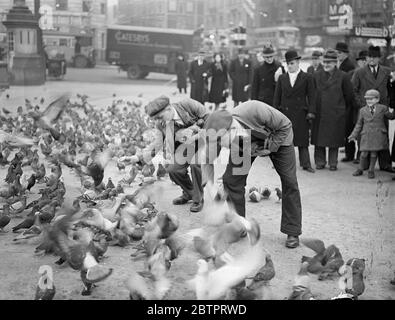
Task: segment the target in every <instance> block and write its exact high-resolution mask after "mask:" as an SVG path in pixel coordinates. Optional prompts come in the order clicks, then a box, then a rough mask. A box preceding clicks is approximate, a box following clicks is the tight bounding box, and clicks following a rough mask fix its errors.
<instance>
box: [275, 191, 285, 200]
mask: <svg viewBox="0 0 395 320" xmlns="http://www.w3.org/2000/svg"><path fill="white" fill-rule="evenodd" d="M274 190H275V191H276V195H277V198H278V201H277V202H280V201H281V200H282V198H283V192H282V191H281V190H280V188H276V189H274Z"/></svg>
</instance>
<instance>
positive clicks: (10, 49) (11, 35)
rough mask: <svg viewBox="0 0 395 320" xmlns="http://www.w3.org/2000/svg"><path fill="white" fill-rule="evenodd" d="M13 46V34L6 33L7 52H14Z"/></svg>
mask: <svg viewBox="0 0 395 320" xmlns="http://www.w3.org/2000/svg"><path fill="white" fill-rule="evenodd" d="M14 45H15V38H14V32H12V31H9V32H8V50H9V51H14Z"/></svg>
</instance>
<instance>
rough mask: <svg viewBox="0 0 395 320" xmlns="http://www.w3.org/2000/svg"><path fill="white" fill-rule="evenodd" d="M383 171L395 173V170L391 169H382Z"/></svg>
mask: <svg viewBox="0 0 395 320" xmlns="http://www.w3.org/2000/svg"><path fill="white" fill-rule="evenodd" d="M381 171H386V172H390V173H395V170H394V169H393V168H391V167H387V168H385V169H381Z"/></svg>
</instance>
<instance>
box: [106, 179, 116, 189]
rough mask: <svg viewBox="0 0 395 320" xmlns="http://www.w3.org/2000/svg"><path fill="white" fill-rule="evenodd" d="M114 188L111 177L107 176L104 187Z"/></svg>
mask: <svg viewBox="0 0 395 320" xmlns="http://www.w3.org/2000/svg"><path fill="white" fill-rule="evenodd" d="M114 188H115V185H114V183H113V182H112V179H111V178H108V182H107V184H106V189H114Z"/></svg>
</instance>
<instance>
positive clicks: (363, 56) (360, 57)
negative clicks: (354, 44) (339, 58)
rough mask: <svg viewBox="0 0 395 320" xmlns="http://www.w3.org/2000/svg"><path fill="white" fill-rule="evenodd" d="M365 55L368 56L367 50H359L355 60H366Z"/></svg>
mask: <svg viewBox="0 0 395 320" xmlns="http://www.w3.org/2000/svg"><path fill="white" fill-rule="evenodd" d="M367 56H368V52H367V51H366V50H362V51H359V53H358V57H357V58H356V59H355V60H357V61H359V60H366V57H367Z"/></svg>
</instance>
